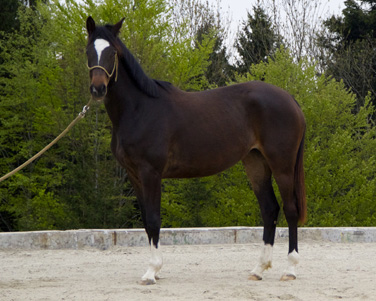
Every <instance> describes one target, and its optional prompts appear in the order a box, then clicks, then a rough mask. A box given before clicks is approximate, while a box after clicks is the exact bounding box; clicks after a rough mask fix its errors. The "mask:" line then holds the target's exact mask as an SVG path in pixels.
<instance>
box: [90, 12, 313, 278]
mask: <svg viewBox="0 0 376 301" xmlns="http://www.w3.org/2000/svg"><path fill="white" fill-rule="evenodd" d="M123 21H124V18H123V19H121V20H120V21H119V22H118V23H116V24H114V25H110V24H107V25H104V26H96V24H95V21H94V19H93V18H92V17H91V16H89V17H88V18H87V20H86V29H87V33H88V42H87V46H86V54H87V59H88V68H89V76H90V93H91V97H92V99H93V100H94V101H97V102H104V105H105V108H106V111H107V113H108V116H109V118H110V120H111V122H112V140H111V150H112V152H113V155H114V156H115V158H116V159H117V161H118V162H119V164H120V165H121V166H122V167H124V168H125V169H126V171H127V174H128V176H129V180H130V182H131V184H132V186H133V188H134V191H135V194H136V197H137V200H138V203H139V207H140V208H141V215H142V221H143V224H144V227H145V231H146V233H147V236H148V239H149V245H150V250H151V259H150V263H149V265H148V269H147V271H146V273H145V274H144V275H143V276H142V278H141V282H142V284H155V283H156V279H159V278H158V275H159V271H160V269H161V268H162V264H163V260H162V252H161V248H160V240H159V234H160V228H161V215H160V208H161V181H162V179H165V178H192V177H205V176H209V175H213V174H216V173H219V172H221V171H223V170H225V169H227V168H229V167H231V166H233V165H234V164H236V163H237V162H239V161H242V163H243V164H244V167H245V171H246V174H247V177H248V178H249V181H250V183H251V186H252V188H253V191H254V193H255V195H256V197H257V199H258V202H259V206H260V209H261V215H262V219H263V224H264V225H263V227H264V228H263V242H264V245H263V247H262V250H261V256H260V259H259V261H258V263H257V265H256V267H255V268H254V269H253V270H252V271H251V274H250V277H249V278H250V279H251V280H261V279H262V275H263V272H264V271H265V270H266V269H268V268H270V267H271V262H272V253H273V252H272V251H273V245H274V238H275V231H276V224H277V218H278V214H279V211H280V205H279V203H278V201H277V199H276V196H275V194H274V191H273V187H272V176H273V177H274V179H275V182H276V183H277V186H278V189H279V191H280V195H281V198H282V203H283V212H284V214H285V216H286V220H287V223H288V228H289V250H288V260H287V268H286V270H285V271H284V273H283V275H282V277H281V280H293V279H296V272H295V267H296V265H297V264H298V262H299V253H298V231H297V227H298V224H303V223H304V222H305V220H306V215H307V213H306V211H307V205H306V196H305V184H304V168H303V152H304V135H305V129H306V123H305V118H304V115H303V113H302V110H301V108H300V107H299V105H298V103H297V102H296V101H295V99H294V98H293V97H292V96H291V95H290V94H289V93H287V92H286V91H284V90H283V89H281V88H278V87H276V86H273V85H271V84H267V83H265V82H262V81H251V82H247V83H240V84H234V85H230V86H227V87H220V88H217V89H212V90H206V91H201V92H185V91H182V90H180V89H178V88H177V87H175V86H173V85H172V84H171V83H168V82H165V81H160V80H156V79H152V78H150V77H148V76H147V75H146V74H145V72H144V71H143V69H142V67H141V66H140V64H139V63H138V62H137V60H136V59H135V57H134V56H133V55H132V54H131V52H130V51H129V50H128V49H127V47H126V46H125V45H124V44H123V42H122V41H121V40H120V38H119V32H120V29H121V27H122V24H123Z"/></svg>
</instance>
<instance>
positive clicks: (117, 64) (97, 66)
mask: <svg viewBox="0 0 376 301" xmlns="http://www.w3.org/2000/svg"><path fill="white" fill-rule="evenodd" d="M87 68H88V69H89V71H91V70H93V69H97V68H98V69H102V70H103V71H104V72H105V73H106V74H107V76H108V78H111V77H112V76H113V75H114V73H115V72H116V74H115V82H116V81H117V78H118V69H119V60H118V55H117V52H115V62H114V68H112V72H111V74H110V73H109V72H108V71H107V69H106V68H104V67H103V66H100V65H96V66H93V67H89V64H87Z"/></svg>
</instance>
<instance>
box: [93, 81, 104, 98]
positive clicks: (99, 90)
mask: <svg viewBox="0 0 376 301" xmlns="http://www.w3.org/2000/svg"><path fill="white" fill-rule="evenodd" d="M106 92H107V87H106V85H105V84H101V85H99V86H95V85H91V86H90V93H91V95H93V96H94V97H103V96H105V95H106Z"/></svg>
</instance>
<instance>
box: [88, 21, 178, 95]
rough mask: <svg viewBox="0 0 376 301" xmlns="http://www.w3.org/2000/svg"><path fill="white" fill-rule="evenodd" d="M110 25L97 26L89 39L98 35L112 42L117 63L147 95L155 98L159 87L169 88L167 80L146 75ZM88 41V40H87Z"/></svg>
mask: <svg viewBox="0 0 376 301" xmlns="http://www.w3.org/2000/svg"><path fill="white" fill-rule="evenodd" d="M111 29H112V25H105V26H99V27H97V28H96V30H95V34H94V35H93V37H92V38H91V41H93V40H95V39H96V38H98V37H101V38H104V39H106V40H107V41H109V42H110V44H112V45H113V46H114V47H115V48H116V49H117V52H118V56H119V63H120V64H122V65H123V67H124V68H125V69H126V70H127V72H128V74H129V75H130V77H131V78H132V79H133V80H134V81H135V83H136V85H137V87H138V88H139V89H141V90H142V91H143V92H144V93H146V94H147V95H148V96H151V97H154V98H157V97H159V93H160V91H159V87H161V88H163V89H164V90H169V88H170V86H171V84H170V83H168V82H164V81H160V80H155V79H152V78H150V77H148V76H147V75H146V74H145V72H144V70H142V67H141V66H140V64H139V63H138V61H137V60H136V59H135V57H134V56H133V55H132V53H131V52H130V51H129V49H128V48H127V47H126V46H125V45H124V43H123V42H122V41H121V40H120V39H119V38H118V37H115V36H114V35H113V34H112V32H111ZM89 42H90V41H89Z"/></svg>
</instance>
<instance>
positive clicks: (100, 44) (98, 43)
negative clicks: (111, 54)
mask: <svg viewBox="0 0 376 301" xmlns="http://www.w3.org/2000/svg"><path fill="white" fill-rule="evenodd" d="M94 47H95V50H96V51H97V55H98V65H99V62H100V60H101V55H102V52H103V50H105V49H106V48H107V47H110V43H109V42H108V41H107V40H104V39H96V40H95V41H94Z"/></svg>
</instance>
